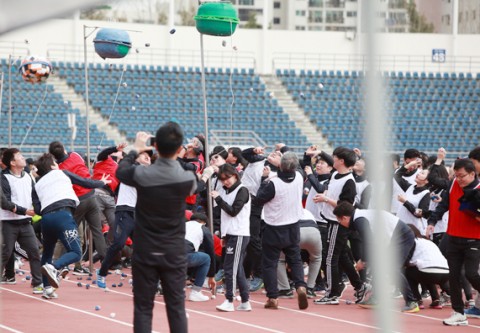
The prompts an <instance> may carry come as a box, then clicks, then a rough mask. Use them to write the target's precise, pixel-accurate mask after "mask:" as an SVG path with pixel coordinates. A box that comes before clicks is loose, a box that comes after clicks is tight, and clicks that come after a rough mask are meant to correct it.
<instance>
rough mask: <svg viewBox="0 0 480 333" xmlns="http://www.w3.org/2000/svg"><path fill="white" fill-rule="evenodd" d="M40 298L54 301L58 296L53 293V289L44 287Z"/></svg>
mask: <svg viewBox="0 0 480 333" xmlns="http://www.w3.org/2000/svg"><path fill="white" fill-rule="evenodd" d="M42 297H43V298H45V299H55V298H58V295H57V293H56V292H55V289H53V287H46V288H45V289H43V295H42Z"/></svg>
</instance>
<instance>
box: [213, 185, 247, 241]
mask: <svg viewBox="0 0 480 333" xmlns="http://www.w3.org/2000/svg"><path fill="white" fill-rule="evenodd" d="M242 187H245V186H244V185H242V184H240V185H238V186H237V188H236V189H235V190H233V191H232V192H230V193H228V194H227V193H226V192H225V189H224V188H223V187H222V188H221V189H219V192H218V193H219V194H220V197H221V198H222V199H223V201H225V202H226V203H227V204H229V205H230V206H231V205H232V204H233V202H234V201H235V198H236V196H237V193H238V191H239V190H240V189H241V188H242ZM251 202H252V200H251V199H249V200H248V202H247V203H246V204H245V205H244V206H243V208H242V209H241V210H240V212H239V213H238V214H237V216H231V215H228V214H227V213H226V212H225V211H224V210H223V209H222V212H221V214H220V219H221V222H220V231H221V233H222V237H224V236H225V235H226V234H229V235H232V236H250V210H251Z"/></svg>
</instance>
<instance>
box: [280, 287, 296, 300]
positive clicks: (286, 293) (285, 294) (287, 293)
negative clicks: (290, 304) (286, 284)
mask: <svg viewBox="0 0 480 333" xmlns="http://www.w3.org/2000/svg"><path fill="white" fill-rule="evenodd" d="M278 298H293V290H292V289H283V290H279V291H278Z"/></svg>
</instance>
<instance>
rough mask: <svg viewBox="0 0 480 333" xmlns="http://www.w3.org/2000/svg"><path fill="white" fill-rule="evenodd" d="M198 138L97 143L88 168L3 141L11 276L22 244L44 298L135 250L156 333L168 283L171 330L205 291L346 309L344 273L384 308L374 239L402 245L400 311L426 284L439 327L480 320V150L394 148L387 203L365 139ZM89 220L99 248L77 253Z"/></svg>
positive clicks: (358, 297) (171, 135)
mask: <svg viewBox="0 0 480 333" xmlns="http://www.w3.org/2000/svg"><path fill="white" fill-rule="evenodd" d="M204 140H205V139H204V137H203V136H202V135H198V136H196V137H195V138H193V139H191V140H189V141H188V143H186V144H185V138H184V134H183V130H182V128H181V127H180V126H179V125H178V124H177V123H174V122H168V123H165V124H163V125H162V126H161V127H160V128H159V129H158V131H157V132H156V134H155V135H154V136H153V135H150V134H148V133H145V132H139V133H137V136H136V139H135V142H134V144H133V149H131V150H130V151H129V152H128V154H127V153H126V152H124V150H125V149H126V147H127V145H126V144H123V143H120V144H119V145H118V146H116V147H109V148H107V149H105V150H103V151H102V152H100V153H99V154H98V156H97V159H96V163H95V164H94V166H93V168H92V170H89V169H88V167H87V166H86V164H85V161H84V159H83V158H82V156H81V155H79V154H78V153H76V152H67V151H66V149H65V147H64V146H63V144H62V143H61V142H58V141H54V142H52V143H51V144H50V146H49V152H48V153H45V154H43V155H42V156H41V157H40V158H38V159H37V160H36V161H33V162H34V163H33V164H30V165H27V162H26V159H25V158H24V157H23V155H22V152H21V151H19V150H18V149H16V148H3V149H2V151H1V155H2V157H1V162H2V164H1V166H2V192H1V199H2V200H1V219H2V235H3V239H4V242H3V249H2V267H1V269H2V283H6V284H9V283H10V284H13V283H15V269H14V263H15V257H16V256H18V253H22V254H23V257H24V258H26V259H28V261H29V263H30V270H31V276H32V279H31V287H32V291H33V293H34V294H42V296H43V297H44V298H46V299H55V298H58V297H59V296H58V294H57V292H56V291H57V290H58V289H59V287H60V283H61V280H62V278H65V276H66V275H67V274H69V273H70V272H71V273H72V274H78V275H81V274H93V273H94V272H89V271H88V269H87V267H84V266H82V261H84V260H88V261H93V262H97V261H100V262H101V264H100V268H99V269H98V270H97V272H96V277H95V278H96V283H97V285H98V287H99V288H106V286H107V281H106V280H107V276H108V271H109V270H110V269H112V268H115V267H118V265H120V267H122V264H123V265H124V266H125V267H127V266H129V265H130V262H131V268H132V275H133V294H134V298H133V302H134V323H133V324H134V331H135V332H150V331H151V329H152V319H153V306H154V300H155V297H156V295H163V297H164V298H165V303H166V309H167V317H168V321H169V325H170V330H171V331H172V332H187V331H188V327H187V319H186V312H185V301H186V300H187V301H191V302H208V301H210V299H211V298H210V297H209V296H207V295H205V294H204V292H205V289H209V290H210V291H211V292H212V294H213V295H216V293H217V292H219V293H220V292H222V293H224V297H225V300H224V301H223V302H221V303H220V304H217V305H216V309H217V310H218V311H221V312H233V311H252V306H251V304H250V301H249V299H250V293H252V292H256V291H258V290H260V289H261V288H262V287H264V289H265V293H266V298H267V299H266V302H265V304H264V308H265V309H271V310H275V309H278V308H279V299H281V298H294V297H295V293H296V297H297V301H298V307H299V309H301V310H304V309H306V308H308V306H309V303H310V302H309V299H312V300H313V303H312V304H315V305H338V304H339V303H340V299H341V297H342V294H343V292H344V290H345V289H346V285H347V284H348V283H350V284H351V285H352V287H353V288H354V290H355V293H354V296H355V303H357V304H358V305H359V306H362V307H367V308H370V307H375V305H376V304H377V302H376V299H377V297H378V294H377V292H376V289H375V279H374V278H372V276H373V274H372V271H374V270H375V267H371V265H370V262H371V261H370V260H369V259H370V258H371V253H370V248H369V245H370V243H371V242H372V241H374V240H375V239H380V238H381V239H386V240H387V244H388V246H391V247H394V248H395V249H396V252H395V253H396V255H397V256H398V258H397V262H398V265H397V267H396V269H395V275H396V276H398V277H399V279H398V280H399V283H398V286H392V297H393V294H394V293H395V290H396V291H397V292H399V293H401V295H402V297H403V299H404V301H405V304H404V306H403V307H402V308H401V311H403V312H408V313H415V312H418V311H420V309H422V308H424V307H425V305H424V302H425V300H426V298H427V295H430V296H429V297H431V303H430V304H429V307H430V308H433V309H442V308H444V307H448V306H451V307H452V310H453V312H452V314H451V316H450V317H448V318H446V319H445V320H444V321H443V323H444V324H445V325H450V326H459V325H467V324H468V319H467V318H469V317H470V318H480V297H478V296H477V298H476V299H474V298H473V294H472V288H473V289H474V290H476V291H477V295H478V294H479V293H478V291H479V290H480V275H479V264H480V251H479V248H480V182H479V180H478V177H479V176H480V146H479V147H476V148H474V149H473V150H472V151H471V152H470V153H469V156H468V157H465V158H458V159H457V160H455V162H454V164H453V165H452V166H447V165H445V157H446V154H447V152H446V150H445V149H444V148H439V150H438V153H437V155H436V156H427V155H426V154H424V153H422V152H420V151H418V150H417V149H414V148H410V149H407V150H405V152H404V155H403V161H402V162H401V159H400V156H399V155H397V154H392V155H391V162H392V164H391V166H388V170H387V172H390V173H391V183H390V184H387V185H386V186H385V188H384V189H382V190H383V191H385V193H389V195H391V198H392V200H391V205H390V207H389V209H386V210H382V211H381V213H380V214H377V211H376V210H374V209H373V208H374V207H373V206H372V204H371V200H370V199H371V196H372V193H373V192H374V191H376V190H380V189H375V188H372V185H371V183H370V182H369V176H371V175H369V174H368V164H367V161H368V158H366V156H363V155H362V152H361V151H360V150H359V149H356V148H355V149H351V148H347V147H337V148H335V149H334V150H333V153H332V154H328V153H327V152H325V151H322V150H321V149H319V148H318V147H316V146H311V147H308V148H307V149H306V150H305V152H304V154H303V156H300V158H299V156H298V155H297V154H295V153H293V152H292V151H290V149H289V148H288V146H286V145H285V144H277V145H276V146H275V149H274V151H272V152H268V153H267V152H266V151H265V149H264V148H263V147H251V148H248V149H244V150H242V149H240V148H239V147H223V146H216V147H213V149H212V150H211V151H210V152H209V153H208V154H207V152H205V151H204V147H205V142H204ZM367 157H368V156H367ZM207 159H208V160H207ZM209 206H212V209H211V210H209V209H208V208H209ZM209 211H211V213H212V215H211V216H208V212H209ZM378 223H381V224H382V225H383V228H382V229H381V230H382V232H383V234H382V235H378V234H376V233H378V232H379V231H378V228H376V225H378ZM84 224H87V225H88V227H89V229H90V230H91V231H92V235H93V245H94V248H95V252H94V255H93V256H92V257H91V258H90V257H85V256H84V251H82V249H83V248H85V245H84V242H83V238H84V236H83V233H82V230H83V228H81V226H82V225H84ZM132 248H133V251H132V250H131V249H132ZM130 259H131V261H130ZM306 270H308V272H306ZM186 283H187V284H190V285H191V288H190V290H189V291H188V295H185V293H186V292H185V284H186ZM237 294H238V296H236V295H237ZM212 298H213V297H212ZM235 298H238V299H239V300H240V303H239V305H237V306H236V307H235V306H234V300H235Z"/></svg>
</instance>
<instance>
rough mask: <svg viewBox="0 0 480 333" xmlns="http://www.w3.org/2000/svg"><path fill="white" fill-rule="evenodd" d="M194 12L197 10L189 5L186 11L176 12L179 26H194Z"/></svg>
mask: <svg viewBox="0 0 480 333" xmlns="http://www.w3.org/2000/svg"><path fill="white" fill-rule="evenodd" d="M196 12H197V10H196V8H195V6H193V5H191V6H190V7H189V8H187V9H180V10H179V11H178V15H180V25H185V26H194V25H195V20H194V16H195V14H196Z"/></svg>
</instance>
